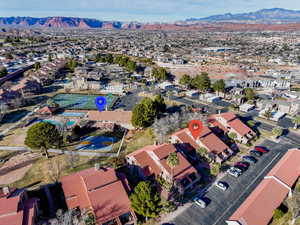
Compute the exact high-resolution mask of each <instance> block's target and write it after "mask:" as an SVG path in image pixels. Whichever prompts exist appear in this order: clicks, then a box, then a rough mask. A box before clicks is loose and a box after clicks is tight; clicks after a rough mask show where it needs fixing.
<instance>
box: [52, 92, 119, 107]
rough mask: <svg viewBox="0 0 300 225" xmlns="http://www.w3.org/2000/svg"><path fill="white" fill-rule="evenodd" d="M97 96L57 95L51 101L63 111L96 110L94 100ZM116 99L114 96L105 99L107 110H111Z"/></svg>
mask: <svg viewBox="0 0 300 225" xmlns="http://www.w3.org/2000/svg"><path fill="white" fill-rule="evenodd" d="M98 96H99V95H88V94H57V95H55V96H54V97H53V100H54V102H55V103H57V104H59V106H60V108H63V109H75V110H76V109H81V110H96V109H97V106H96V105H95V99H96V98H97V97H98ZM117 98H118V97H117V96H114V95H110V97H106V101H107V108H108V109H111V107H112V106H113V104H114V102H115V101H116V100H117Z"/></svg>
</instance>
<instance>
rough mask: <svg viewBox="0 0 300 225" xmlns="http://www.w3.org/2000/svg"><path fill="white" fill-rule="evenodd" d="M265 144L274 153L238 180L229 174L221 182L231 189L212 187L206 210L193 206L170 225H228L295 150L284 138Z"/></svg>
mask: <svg viewBox="0 0 300 225" xmlns="http://www.w3.org/2000/svg"><path fill="white" fill-rule="evenodd" d="M262 145H263V146H266V147H267V148H269V149H270V152H269V153H267V154H265V155H263V156H262V157H261V158H260V159H259V161H258V162H257V163H256V164H255V165H251V166H250V168H249V169H248V170H247V171H246V172H244V173H243V174H242V175H241V176H240V177H238V178H236V177H232V176H230V175H229V174H226V175H225V176H224V177H223V178H222V179H221V180H222V181H225V182H226V183H228V184H229V189H228V190H226V191H222V190H220V189H218V188H217V187H215V186H214V185H212V186H211V187H210V188H209V189H208V190H207V192H206V194H205V197H207V198H209V199H210V200H211V202H210V203H209V205H208V206H207V207H206V208H205V209H201V208H200V207H198V206H197V205H196V204H192V205H191V206H190V207H189V208H187V209H186V210H185V211H183V212H182V213H181V214H179V215H178V216H177V217H176V218H175V219H174V220H173V221H170V224H174V225H196V224H197V225H225V224H226V222H225V221H226V219H228V218H229V217H230V216H231V215H232V214H233V213H234V211H235V210H236V209H237V208H238V207H239V206H240V205H241V204H242V202H243V201H244V200H245V199H246V198H247V197H248V196H249V194H250V193H251V192H252V191H253V190H254V189H255V188H256V186H257V185H258V184H259V183H260V182H261V181H262V179H263V177H264V176H265V175H266V174H267V173H268V172H269V171H270V170H271V169H272V168H273V167H274V165H275V164H276V163H277V162H278V161H279V160H280V158H281V157H282V156H283V155H284V154H285V153H286V152H287V150H288V149H289V148H292V147H295V145H294V143H290V142H288V141H286V140H285V139H282V140H281V141H280V143H275V142H272V141H269V140H266V141H264V142H263V143H262Z"/></svg>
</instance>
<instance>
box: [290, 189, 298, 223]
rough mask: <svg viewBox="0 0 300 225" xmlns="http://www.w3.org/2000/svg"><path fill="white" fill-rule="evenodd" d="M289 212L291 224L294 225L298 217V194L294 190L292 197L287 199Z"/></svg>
mask: <svg viewBox="0 0 300 225" xmlns="http://www.w3.org/2000/svg"><path fill="white" fill-rule="evenodd" d="M287 205H288V208H289V211H290V212H291V213H292V222H291V224H294V223H295V221H296V219H297V218H299V217H300V192H299V190H297V189H296V188H295V190H294V191H293V195H292V196H291V197H290V198H288V199H287Z"/></svg>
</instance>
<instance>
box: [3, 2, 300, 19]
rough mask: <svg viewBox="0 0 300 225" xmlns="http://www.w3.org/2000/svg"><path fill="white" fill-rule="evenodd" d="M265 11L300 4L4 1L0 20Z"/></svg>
mask: <svg viewBox="0 0 300 225" xmlns="http://www.w3.org/2000/svg"><path fill="white" fill-rule="evenodd" d="M263 8H287V9H295V10H300V1H299V0H0V16H32V17H46V16H74V17H87V18H96V19H103V20H120V21H141V22H153V21H160V22H170V21H176V20H182V19H186V18H191V17H196V18H199V17H205V16H210V15H214V14H223V13H227V12H231V13H241V12H249V11H256V10H259V9H263Z"/></svg>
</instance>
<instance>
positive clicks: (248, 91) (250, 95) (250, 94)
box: [244, 88, 255, 101]
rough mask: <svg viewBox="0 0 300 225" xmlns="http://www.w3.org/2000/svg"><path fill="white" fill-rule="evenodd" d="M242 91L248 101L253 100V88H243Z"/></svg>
mask: <svg viewBox="0 0 300 225" xmlns="http://www.w3.org/2000/svg"><path fill="white" fill-rule="evenodd" d="M244 93H245V96H246V98H247V100H248V101H249V100H253V99H254V98H255V93H254V90H253V89H252V88H245V89H244Z"/></svg>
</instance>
